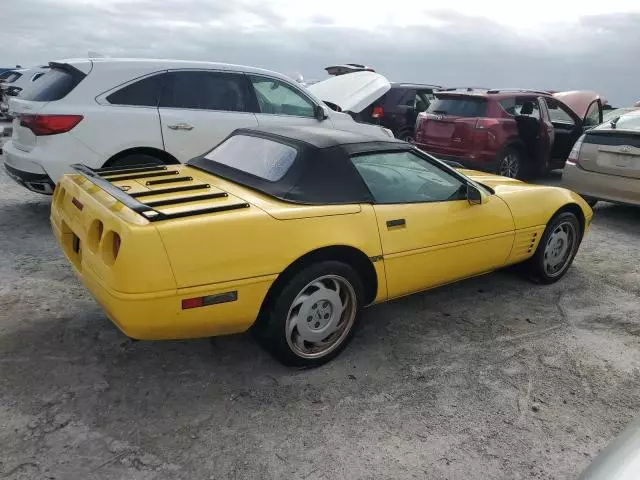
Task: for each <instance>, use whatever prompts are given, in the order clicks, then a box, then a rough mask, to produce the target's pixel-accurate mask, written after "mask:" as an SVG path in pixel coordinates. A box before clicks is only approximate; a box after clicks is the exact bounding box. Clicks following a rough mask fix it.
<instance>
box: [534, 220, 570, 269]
mask: <svg viewBox="0 0 640 480" xmlns="http://www.w3.org/2000/svg"><path fill="white" fill-rule="evenodd" d="M577 242H578V232H577V231H576V227H575V225H574V224H573V223H570V222H562V223H560V224H559V225H557V226H556V228H555V229H554V230H553V232H551V234H550V235H549V238H548V240H547V244H546V245H545V247H544V257H543V260H542V265H543V267H544V270H545V272H546V273H547V275H549V276H550V277H557V276H559V275H562V273H563V272H564V270H565V269H566V268H567V266H568V265H569V262H570V261H571V258H572V255H573V253H574V250H575V247H576V245H577Z"/></svg>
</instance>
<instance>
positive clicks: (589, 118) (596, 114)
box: [584, 100, 600, 127]
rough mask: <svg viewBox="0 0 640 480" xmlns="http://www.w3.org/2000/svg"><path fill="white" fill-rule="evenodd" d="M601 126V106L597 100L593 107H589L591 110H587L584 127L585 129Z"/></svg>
mask: <svg viewBox="0 0 640 480" xmlns="http://www.w3.org/2000/svg"><path fill="white" fill-rule="evenodd" d="M599 124H600V106H599V104H598V101H597V100H596V101H595V102H593V103H592V104H591V105H589V109H588V110H587V114H586V115H585V117H584V126H585V127H595V126H596V125H599Z"/></svg>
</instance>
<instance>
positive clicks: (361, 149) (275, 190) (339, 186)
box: [188, 127, 414, 204]
mask: <svg viewBox="0 0 640 480" xmlns="http://www.w3.org/2000/svg"><path fill="white" fill-rule="evenodd" d="M236 135H246V136H251V137H259V138H265V139H267V140H271V141H275V142H278V143H282V144H284V145H289V146H291V147H293V148H295V149H296V151H297V155H296V158H295V160H294V162H293V164H292V165H291V167H290V168H289V170H288V171H287V172H286V173H285V175H284V176H283V177H282V178H281V179H280V180H278V181H275V182H272V181H269V180H265V179H263V178H260V177H257V176H255V175H252V174H249V173H247V172H244V171H242V170H238V169H236V168H232V167H229V166H228V165H224V164H221V163H218V162H215V161H212V160H208V159H206V158H205V156H206V155H207V154H208V153H209V152H207V153H206V154H204V155H201V156H200V157H196V158H194V159H192V160H190V161H189V162H188V164H189V165H191V166H193V167H196V168H198V169H199V170H203V171H205V172H207V173H211V174H213V175H216V176H219V177H222V178H225V179H227V180H230V181H232V182H235V183H238V184H240V185H243V186H245V187H248V188H251V189H254V190H258V191H260V192H262V193H265V194H267V195H270V196H273V197H276V198H279V199H281V200H284V201H288V202H294V203H303V204H349V203H373V201H374V199H373V196H372V195H371V192H370V191H369V189H368V188H367V186H366V185H365V183H364V181H363V180H362V178H361V176H360V174H359V173H358V171H357V170H356V168H355V167H354V165H353V163H352V162H351V160H350V158H349V157H351V156H353V155H357V154H363V153H377V152H378V153H379V152H390V151H409V150H413V148H414V147H413V146H412V145H410V144H408V143H406V142H403V141H400V140H396V139H394V138H391V137H390V138H389V139H381V138H378V137H371V136H368V135H364V134H360V133H353V132H346V131H342V130H333V129H330V128H321V127H263V128H239V129H237V130H234V131H233V133H231V135H229V137H227V138H230V137H232V136H236Z"/></svg>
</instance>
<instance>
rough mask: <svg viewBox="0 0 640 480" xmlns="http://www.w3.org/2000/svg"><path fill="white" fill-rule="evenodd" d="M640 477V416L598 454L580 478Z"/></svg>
mask: <svg viewBox="0 0 640 480" xmlns="http://www.w3.org/2000/svg"><path fill="white" fill-rule="evenodd" d="M639 477H640V417H638V418H636V419H635V420H634V421H633V422H631V423H630V424H629V425H628V426H627V427H626V428H625V429H624V430H623V431H622V433H620V435H618V436H617V437H616V438H615V439H613V441H611V443H609V445H607V447H606V448H605V449H604V450H602V452H600V454H598V456H597V457H596V458H595V459H594V460H593V461H592V462H591V464H590V465H589V466H588V467H587V469H586V470H585V471H583V472H582V474H581V475H580V477H579V478H578V480H638V478H639Z"/></svg>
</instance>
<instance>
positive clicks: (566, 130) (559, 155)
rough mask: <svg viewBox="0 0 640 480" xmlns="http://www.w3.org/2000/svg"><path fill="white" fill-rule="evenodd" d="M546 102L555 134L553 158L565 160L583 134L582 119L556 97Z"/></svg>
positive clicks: (552, 150)
mask: <svg viewBox="0 0 640 480" xmlns="http://www.w3.org/2000/svg"><path fill="white" fill-rule="evenodd" d="M546 103H547V107H548V110H549V117H550V119H551V123H552V124H553V129H554V135H555V139H554V142H553V147H552V148H551V159H552V161H554V160H555V161H556V162H558V161H559V162H564V160H566V158H567V157H568V156H569V152H571V149H572V148H573V144H574V143H575V142H576V140H577V139H578V138H579V137H580V135H582V121H581V120H580V118H578V116H577V115H576V114H575V113H574V112H573V110H571V109H570V108H569V107H567V106H566V105H565V104H564V103H562V102H560V101H558V100H556V99H555V98H552V97H549V98H547V99H546Z"/></svg>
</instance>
